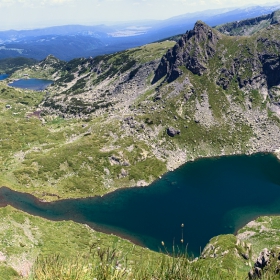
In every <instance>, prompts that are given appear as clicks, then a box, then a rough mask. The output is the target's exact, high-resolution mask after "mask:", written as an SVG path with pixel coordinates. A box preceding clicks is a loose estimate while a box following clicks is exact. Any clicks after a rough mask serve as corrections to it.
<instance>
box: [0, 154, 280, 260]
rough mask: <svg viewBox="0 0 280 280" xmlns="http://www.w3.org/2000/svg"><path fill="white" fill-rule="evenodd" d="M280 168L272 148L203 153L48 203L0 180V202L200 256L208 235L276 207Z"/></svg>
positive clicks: (274, 210) (233, 229)
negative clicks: (148, 179) (90, 193)
mask: <svg viewBox="0 0 280 280" xmlns="http://www.w3.org/2000/svg"><path fill="white" fill-rule="evenodd" d="M279 171H280V161H279V160H278V159H277V157H276V156H274V155H273V154H262V153H258V154H254V155H250V156H247V155H234V156H223V157H215V158H202V159H198V160H196V161H193V162H188V163H186V164H184V165H183V166H181V167H180V168H178V169H176V170H175V171H173V172H168V173H166V174H165V175H164V176H162V178H161V179H158V180H156V181H155V182H153V183H152V184H151V185H150V186H149V187H133V188H125V189H120V190H117V191H114V192H112V193H109V194H107V195H104V196H103V197H100V196H98V197H92V198H83V199H66V200H59V201H56V202H50V203H46V202H41V201H39V200H38V199H36V198H35V197H34V196H32V195H29V194H24V193H19V192H15V191H12V190H10V189H8V188H5V187H2V188H0V206H1V207H4V206H5V205H7V204H10V205H12V206H13V207H15V208H17V209H21V210H23V211H25V212H28V213H30V214H33V215H38V216H41V217H44V218H47V219H50V220H74V221H76V222H79V223H86V224H88V225H89V226H91V227H92V228H94V229H96V230H100V231H103V232H106V233H113V234H116V235H119V236H122V237H124V238H127V239H130V240H131V241H133V242H135V243H136V244H139V245H142V246H144V247H148V248H150V249H152V250H156V251H160V250H161V251H164V250H163V249H164V248H162V246H161V242H162V241H164V243H165V246H166V249H167V250H169V251H170V250H172V245H173V244H174V245H175V246H176V247H177V246H179V247H180V248H182V247H184V248H185V246H187V248H188V252H189V253H191V254H193V255H194V256H198V255H199V253H200V250H202V249H203V247H204V246H205V245H206V244H207V243H208V241H209V240H210V239H211V238H212V237H214V236H216V235H219V234H228V233H235V232H236V231H237V230H238V229H239V228H240V227H242V226H244V225H245V224H246V223H248V222H249V221H251V220H253V219H255V218H256V217H258V216H260V215H277V214H280V172H279ZM181 224H184V227H181ZM182 238H183V240H184V243H183V244H181V239H182Z"/></svg>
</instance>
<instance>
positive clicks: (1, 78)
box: [0, 74, 9, 81]
mask: <svg viewBox="0 0 280 280" xmlns="http://www.w3.org/2000/svg"><path fill="white" fill-rule="evenodd" d="M8 77H9V75H8V74H0V81H2V80H5V79H6V78H8Z"/></svg>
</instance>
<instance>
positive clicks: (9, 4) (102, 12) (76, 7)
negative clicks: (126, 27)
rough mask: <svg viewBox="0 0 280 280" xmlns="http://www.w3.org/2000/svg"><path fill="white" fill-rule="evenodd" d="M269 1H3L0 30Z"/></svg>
mask: <svg viewBox="0 0 280 280" xmlns="http://www.w3.org/2000/svg"><path fill="white" fill-rule="evenodd" d="M277 4H280V1H279V2H278V1H277V2H274V3H271V0H270V1H267V0H252V1H251V2H249V3H246V6H244V1H242V0H209V1H205V0H199V1H198V2H194V1H193V0H79V1H78V0H0V16H1V23H0V30H2V31H3V30H11V29H15V30H23V29H36V28H43V27H51V26H61V25H72V24H73V25H76V24H79V25H98V24H113V23H122V22H132V21H142V20H163V19H168V18H171V17H174V16H179V15H183V14H187V13H194V12H199V11H205V10H216V9H228V8H242V7H244V8H245V7H248V6H254V5H260V6H262V5H267V6H268V5H277Z"/></svg>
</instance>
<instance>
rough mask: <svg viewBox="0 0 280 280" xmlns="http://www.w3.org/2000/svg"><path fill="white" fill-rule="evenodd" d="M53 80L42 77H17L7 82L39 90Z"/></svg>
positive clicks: (11, 84)
mask: <svg viewBox="0 0 280 280" xmlns="http://www.w3.org/2000/svg"><path fill="white" fill-rule="evenodd" d="M52 83H53V81H51V80H44V79H35V78H34V79H19V80H15V81H13V82H12V83H10V84H9V86H12V87H16V88H22V89H30V90H35V91H40V90H44V89H46V88H47V87H48V86H49V85H51V84H52Z"/></svg>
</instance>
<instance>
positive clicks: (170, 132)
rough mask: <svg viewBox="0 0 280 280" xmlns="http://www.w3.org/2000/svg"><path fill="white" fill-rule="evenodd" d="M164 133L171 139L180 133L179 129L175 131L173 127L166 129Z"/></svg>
mask: <svg viewBox="0 0 280 280" xmlns="http://www.w3.org/2000/svg"><path fill="white" fill-rule="evenodd" d="M166 132H167V134H168V135H169V136H171V137H174V136H175V135H179V134H180V133H181V131H180V130H179V129H176V128H174V127H168V128H167V131H166Z"/></svg>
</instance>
